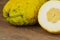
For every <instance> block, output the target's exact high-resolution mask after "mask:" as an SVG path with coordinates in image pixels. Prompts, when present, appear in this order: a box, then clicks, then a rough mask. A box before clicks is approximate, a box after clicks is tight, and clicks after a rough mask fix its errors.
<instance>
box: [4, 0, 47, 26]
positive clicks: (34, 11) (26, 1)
mask: <svg viewBox="0 0 60 40" xmlns="http://www.w3.org/2000/svg"><path fill="white" fill-rule="evenodd" d="M46 1H47V0H15V1H14V0H9V1H8V2H7V3H6V4H5V6H4V8H3V16H4V18H5V19H6V20H7V21H8V22H9V23H11V24H13V25H34V24H36V23H37V16H38V10H39V8H40V7H41V5H42V4H43V3H45V2H46Z"/></svg>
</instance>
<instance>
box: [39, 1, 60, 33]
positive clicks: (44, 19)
mask: <svg viewBox="0 0 60 40" xmlns="http://www.w3.org/2000/svg"><path fill="white" fill-rule="evenodd" d="M38 22H39V24H40V25H41V27H42V28H43V29H45V30H46V31H48V32H49V33H54V34H60V1H48V2H46V3H45V4H44V5H43V6H42V7H41V8H40V10H39V13H38Z"/></svg>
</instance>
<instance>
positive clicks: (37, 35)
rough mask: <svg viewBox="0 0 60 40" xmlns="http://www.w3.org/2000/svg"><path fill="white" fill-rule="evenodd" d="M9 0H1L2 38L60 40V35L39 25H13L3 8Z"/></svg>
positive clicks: (10, 39)
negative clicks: (4, 13) (8, 20)
mask: <svg viewBox="0 0 60 40" xmlns="http://www.w3.org/2000/svg"><path fill="white" fill-rule="evenodd" d="M7 1H8V0H0V40H60V35H53V34H50V33H48V32H46V31H45V30H43V29H42V28H41V27H40V26H39V25H35V26H19V27H17V26H13V25H10V24H9V23H7V22H6V21H5V19H4V18H3V16H2V14H3V12H2V9H3V7H4V5H5V3H6V2H7Z"/></svg>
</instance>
